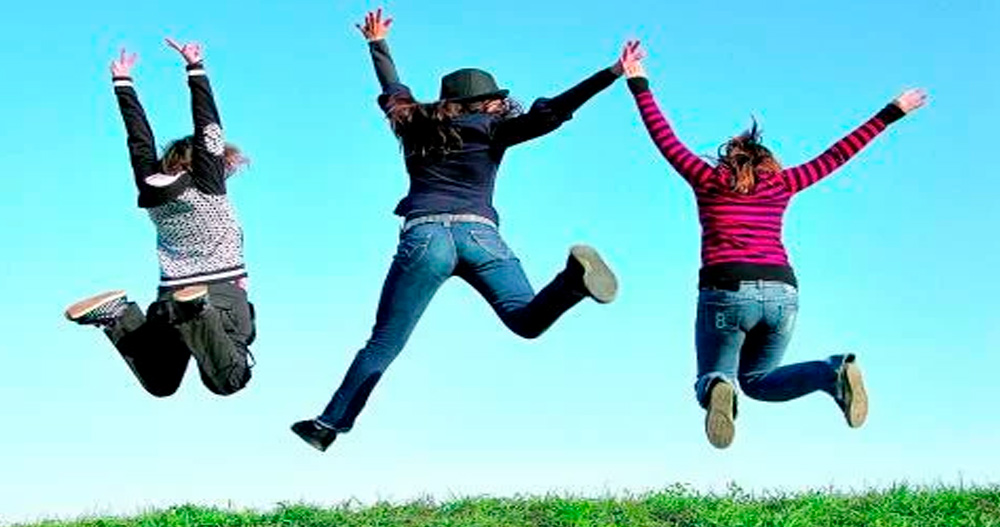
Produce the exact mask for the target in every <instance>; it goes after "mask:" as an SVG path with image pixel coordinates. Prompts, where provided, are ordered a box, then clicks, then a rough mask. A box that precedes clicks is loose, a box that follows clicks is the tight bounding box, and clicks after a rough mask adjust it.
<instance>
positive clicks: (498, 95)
mask: <svg viewBox="0 0 1000 527" xmlns="http://www.w3.org/2000/svg"><path fill="white" fill-rule="evenodd" d="M509 93H510V90H497V91H494V92H489V93H480V94H479V95H469V96H467V97H450V98H447V99H442V100H444V101H448V102H476V101H485V100H486V99H503V98H504V97H506V96H507V94H509Z"/></svg>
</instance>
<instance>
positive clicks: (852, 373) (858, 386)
mask: <svg viewBox="0 0 1000 527" xmlns="http://www.w3.org/2000/svg"><path fill="white" fill-rule="evenodd" d="M844 378H845V382H844V417H845V418H847V425H848V426H850V427H851V428H859V427H860V426H861V425H863V424H865V420H866V419H867V418H868V392H867V391H866V390H865V383H864V380H863V379H862V376H861V368H859V367H858V365H857V364H855V363H854V362H848V363H846V364H844Z"/></svg>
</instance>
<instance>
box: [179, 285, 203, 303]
mask: <svg viewBox="0 0 1000 527" xmlns="http://www.w3.org/2000/svg"><path fill="white" fill-rule="evenodd" d="M207 294H208V286H204V285H192V286H188V287H184V288H181V289H178V290H176V291H174V293H173V295H171V296H172V297H173V299H174V300H176V301H178V302H191V301H192V300H198V299H199V298H204V297H205V295H207Z"/></svg>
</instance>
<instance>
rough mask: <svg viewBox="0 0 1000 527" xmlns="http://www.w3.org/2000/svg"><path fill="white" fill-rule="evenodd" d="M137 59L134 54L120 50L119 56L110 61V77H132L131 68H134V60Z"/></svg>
mask: <svg viewBox="0 0 1000 527" xmlns="http://www.w3.org/2000/svg"><path fill="white" fill-rule="evenodd" d="M138 59H139V55H136V54H135V53H128V52H126V51H125V48H122V52H121V55H120V56H119V57H118V58H117V59H114V60H112V61H111V76H112V77H131V76H132V66H135V62H136V60H138Z"/></svg>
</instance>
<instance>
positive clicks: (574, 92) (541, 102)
mask: <svg viewBox="0 0 1000 527" xmlns="http://www.w3.org/2000/svg"><path fill="white" fill-rule="evenodd" d="M622 72H623V68H622V63H621V60H618V61H616V62H615V63H614V64H613V65H611V66H610V67H607V68H604V69H602V70H600V71H598V72H597V73H595V74H593V75H591V76H590V77H587V78H586V79H584V80H583V82H581V83H579V84H577V85H576V86H573V87H572V88H570V89H568V90H566V91H564V92H563V93H560V94H559V95H556V96H555V97H552V98H545V97H543V98H539V99H537V100H535V102H534V103H532V105H531V108H530V109H529V110H528V112H527V113H525V114H523V115H519V116H517V117H513V118H511V119H507V120H504V121H501V122H500V123H498V124H497V127H496V130H495V132H494V139H495V140H496V141H497V142H498V144H500V145H501V146H504V147H507V146H513V145H516V144H518V143H523V142H524V141H528V140H531V139H534V138H536V137H539V136H542V135H545V134H547V133H549V132H551V131H553V130H555V129H556V128H559V126H560V125H562V123H564V122H566V121H568V120H570V119H572V118H573V112H575V111H577V110H578V109H580V107H581V106H583V105H584V103H586V102H587V101H589V100H590V99H591V98H592V97H593V96H595V95H597V94H598V93H600V92H601V91H602V90H604V89H605V88H607V87H608V86H611V85H612V84H614V82H615V81H616V80H617V79H618V77H620V76H621V75H622Z"/></svg>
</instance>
